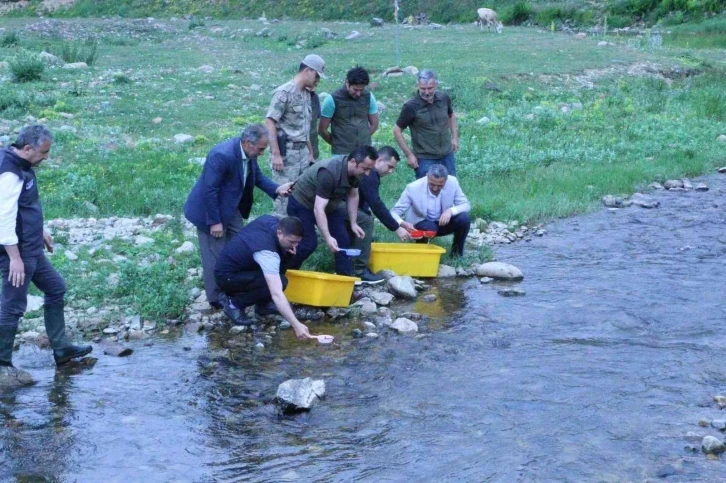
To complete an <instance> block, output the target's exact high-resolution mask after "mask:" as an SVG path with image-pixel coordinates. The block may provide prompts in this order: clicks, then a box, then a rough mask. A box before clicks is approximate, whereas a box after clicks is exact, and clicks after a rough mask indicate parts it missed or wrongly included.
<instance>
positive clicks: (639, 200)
mask: <svg viewBox="0 0 726 483" xmlns="http://www.w3.org/2000/svg"><path fill="white" fill-rule="evenodd" d="M630 201H632V203H633V204H634V205H635V206H639V207H641V208H646V209H651V208H658V207H659V206H660V201H658V200H656V199H655V198H652V197H650V196H647V195H644V194H642V193H635V194H634V195H633V196H632V197H631V198H630Z"/></svg>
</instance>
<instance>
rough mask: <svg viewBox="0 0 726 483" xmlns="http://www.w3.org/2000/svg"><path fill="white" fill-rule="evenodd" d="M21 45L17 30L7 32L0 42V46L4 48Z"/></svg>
mask: <svg viewBox="0 0 726 483" xmlns="http://www.w3.org/2000/svg"><path fill="white" fill-rule="evenodd" d="M16 45H20V36H19V35H18V33H17V32H16V31H15V30H11V31H9V32H5V35H3V38H2V39H1V40H0V46H2V47H14V46H16Z"/></svg>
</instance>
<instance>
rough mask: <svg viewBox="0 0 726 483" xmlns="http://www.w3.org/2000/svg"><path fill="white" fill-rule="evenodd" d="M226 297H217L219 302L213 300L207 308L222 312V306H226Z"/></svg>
mask: <svg viewBox="0 0 726 483" xmlns="http://www.w3.org/2000/svg"><path fill="white" fill-rule="evenodd" d="M227 300H228V299H227V296H226V295H224V294H222V295H220V296H219V300H215V301H214V302H209V306H210V307H212V308H213V309H215V310H222V309H223V308H224V306H225V305H226V304H227Z"/></svg>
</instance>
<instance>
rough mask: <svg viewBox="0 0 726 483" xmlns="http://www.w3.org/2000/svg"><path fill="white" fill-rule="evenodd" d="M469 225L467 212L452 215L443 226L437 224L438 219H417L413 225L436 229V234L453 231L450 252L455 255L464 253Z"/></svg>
mask: <svg viewBox="0 0 726 483" xmlns="http://www.w3.org/2000/svg"><path fill="white" fill-rule="evenodd" d="M470 226H471V220H470V219H469V213H459V214H458V215H455V216H452V217H451V220H449V223H447V224H446V225H444V226H439V222H438V221H429V220H424V221H419V222H418V223H416V225H415V227H416V229H417V230H429V231H436V236H446V235H451V234H452V233H453V234H454V241H453V242H451V254H452V255H457V256H461V255H463V254H464V243H465V242H466V237H467V235H468V234H469V227H470ZM424 243H425V242H424Z"/></svg>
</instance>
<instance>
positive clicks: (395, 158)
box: [350, 146, 413, 284]
mask: <svg viewBox="0 0 726 483" xmlns="http://www.w3.org/2000/svg"><path fill="white" fill-rule="evenodd" d="M400 159H401V158H400V157H399V155H398V152H396V150H395V149H393V148H392V147H391V146H383V147H382V148H381V149H379V150H378V159H377V160H376V164H375V165H374V166H373V169H372V170H371V172H370V174H368V175H367V176H363V177H362V178H361V179H360V186H358V195H359V199H360V200H359V202H358V225H359V226H360V227H361V228H363V231H364V232H365V236H364V237H363V238H358V237H355V236H352V235H351V237H350V239H351V246H352V247H353V248H357V249H359V250H360V251H361V254H360V256H359V257H356V258H354V259H353V275H354V276H356V277H359V278H360V279H361V281H362V282H363V283H366V284H375V283H380V282H383V281H384V280H385V277H384V276H383V275H380V274H378V273H372V272H371V271H370V270H369V269H368V261H369V260H370V258H371V243H372V242H373V216H371V212H373V215H375V216H376V218H378V219H379V220H380V221H381V223H383V226H385V227H386V228H388V229H389V230H391V231H393V232H395V233H396V235H398V237H399V238H400V239H401V241H405V240H408V239H409V238H410V237H409V234H408V232H409V231H410V230H413V225H412V224H410V223H408V222H405V221H402V222H401V223H400V224H399V222H398V221H396V220H395V219H394V218H393V216H392V215H391V212H390V211H389V210H388V208H387V207H386V205H385V203H383V200H382V199H381V195H380V193H379V188H380V186H381V178H383V177H385V176H388V175H389V174H391V173H393V172H394V171H395V170H396V166H397V165H398V162H399V161H400Z"/></svg>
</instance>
